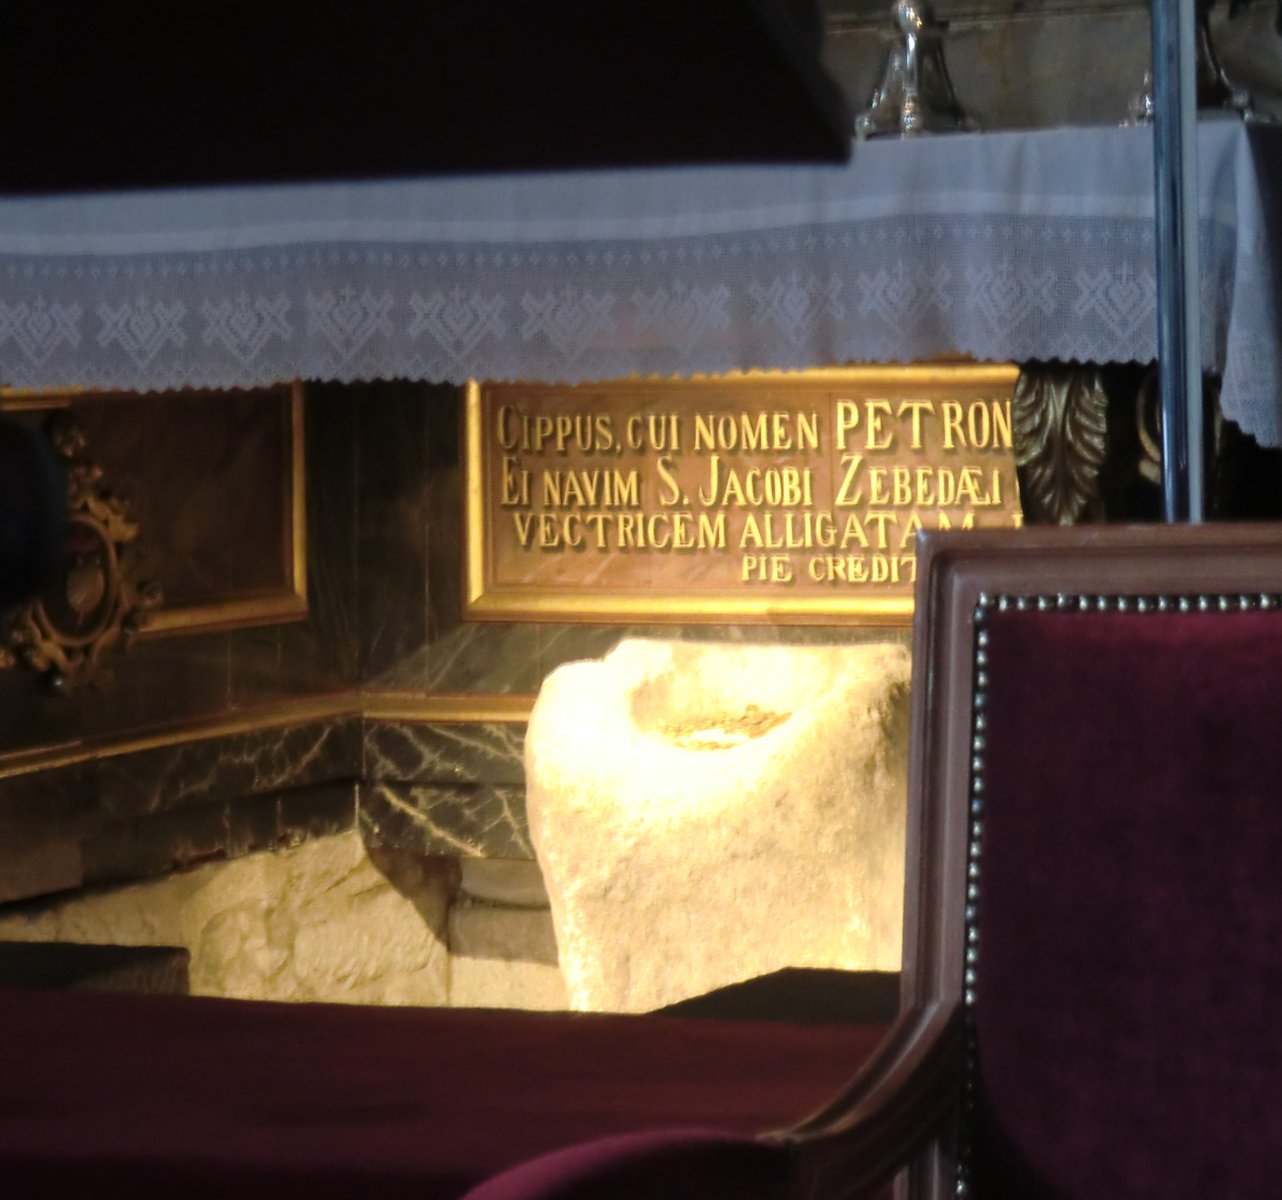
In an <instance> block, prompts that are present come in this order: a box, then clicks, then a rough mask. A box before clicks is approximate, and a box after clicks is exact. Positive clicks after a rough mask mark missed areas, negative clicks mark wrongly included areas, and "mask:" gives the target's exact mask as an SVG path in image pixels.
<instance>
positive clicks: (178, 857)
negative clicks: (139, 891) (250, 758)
mask: <svg viewBox="0 0 1282 1200" xmlns="http://www.w3.org/2000/svg"><path fill="white" fill-rule="evenodd" d="M355 825H356V785H355V783H354V782H352V781H350V780H349V781H344V782H333V783H323V784H318V785H316V786H314V787H305V788H296V789H291V790H289V791H285V792H277V793H271V794H269V795H265V796H252V797H242V798H240V799H236V800H231V801H223V802H219V803H215V804H206V805H201V806H199V807H196V808H187V809H181V810H178V811H174V812H162V813H155V814H152V815H150V816H146V817H142V818H139V819H137V820H131V821H121V822H117V823H116V824H113V825H109V826H107V827H106V828H104V829H101V830H99V831H98V832H96V833H95V834H93V835H92V836H91V837H88V838H86V839H85V842H84V846H83V859H84V881H85V884H86V885H88V886H102V885H106V884H117V883H126V882H129V881H130V880H136V879H145V878H148V877H149V876H155V875H164V874H168V873H169V872H171V871H174V870H181V869H182V868H184V867H191V866H194V865H196V864H197V863H201V862H209V861H213V860H216V859H228V858H239V857H240V856H242V855H245V854H252V853H254V852H255V851H258V850H270V849H272V848H274V847H277V846H284V845H288V846H296V845H299V844H301V843H302V842H305V841H307V840H309V839H311V838H317V837H328V836H329V835H331V834H335V833H344V832H346V831H347V830H350V829H353V828H355Z"/></svg>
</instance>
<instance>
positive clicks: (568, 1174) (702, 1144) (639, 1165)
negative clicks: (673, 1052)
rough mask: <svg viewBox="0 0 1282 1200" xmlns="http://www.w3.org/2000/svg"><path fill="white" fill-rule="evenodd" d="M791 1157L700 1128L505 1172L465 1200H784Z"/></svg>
mask: <svg viewBox="0 0 1282 1200" xmlns="http://www.w3.org/2000/svg"><path fill="white" fill-rule="evenodd" d="M787 1185H788V1152H787V1150H786V1149H784V1147H783V1146H781V1145H766V1144H764V1143H762V1142H755V1141H753V1140H752V1139H751V1138H744V1137H731V1136H729V1135H727V1134H724V1133H716V1132H710V1131H708V1130H702V1129H671V1130H662V1131H660V1132H657V1133H640V1134H636V1133H634V1134H628V1135H626V1136H623V1137H612V1138H598V1139H596V1140H594V1141H591V1142H584V1143H581V1144H579V1145H577V1146H572V1147H570V1148H569V1149H567V1150H558V1151H555V1152H554V1153H552V1154H546V1155H543V1156H542V1157H540V1158H536V1159H534V1160H533V1161H531V1162H528V1163H523V1164H522V1165H521V1166H519V1167H514V1168H513V1169H512V1170H510V1171H504V1172H503V1173H502V1174H500V1175H497V1176H495V1177H494V1178H493V1179H491V1180H489V1181H488V1182H486V1183H483V1184H482V1185H481V1186H480V1187H479V1188H477V1189H476V1190H475V1191H472V1192H468V1194H467V1197H466V1200H782V1198H783V1196H784V1195H785V1193H786V1191H787Z"/></svg>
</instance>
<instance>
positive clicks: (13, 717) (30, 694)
mask: <svg viewBox="0 0 1282 1200" xmlns="http://www.w3.org/2000/svg"><path fill="white" fill-rule="evenodd" d="M83 707H84V697H83V695H82V694H79V693H77V694H76V695H72V696H55V695H53V694H51V693H50V692H49V691H48V690H47V689H46V688H45V687H44V685H43V683H42V682H41V679H40V676H39V675H37V674H36V673H35V672H33V671H28V670H26V669H24V668H22V667H16V666H15V667H9V668H6V669H3V670H0V750H18V749H25V748H27V747H30V746H39V745H46V744H49V743H51V742H69V741H72V740H73V739H75V738H77V737H79V736H80V731H81V729H82V728H83V727H84V718H83V713H82V710H83Z"/></svg>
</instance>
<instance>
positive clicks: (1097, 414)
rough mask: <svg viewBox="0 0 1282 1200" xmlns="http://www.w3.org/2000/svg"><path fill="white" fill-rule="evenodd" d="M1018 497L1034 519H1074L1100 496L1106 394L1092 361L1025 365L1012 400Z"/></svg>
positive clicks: (1067, 522)
mask: <svg viewBox="0 0 1282 1200" xmlns="http://www.w3.org/2000/svg"><path fill="white" fill-rule="evenodd" d="M1011 427H1012V435H1013V440H1014V443H1015V465H1016V467H1018V468H1019V471H1020V502H1021V504H1022V505H1023V509H1024V515H1025V518H1026V519H1027V520H1028V521H1029V523H1030V524H1032V523H1041V524H1048V523H1049V524H1056V525H1072V524H1074V523H1076V522H1077V521H1079V520H1080V519H1081V518H1082V517H1083V516H1084V515H1086V514H1087V509H1088V507H1089V506H1090V505H1091V504H1093V503H1095V502H1097V501H1098V500H1099V496H1100V470H1101V468H1102V467H1103V465H1104V459H1105V457H1106V455H1107V453H1108V394H1107V392H1106V391H1105V389H1104V381H1103V376H1102V375H1101V373H1100V371H1099V369H1098V368H1096V367H1080V366H1054V367H1029V368H1026V369H1025V370H1024V371H1023V372H1021V374H1020V377H1019V382H1018V383H1017V384H1016V385H1015V395H1014V398H1013V399H1012V401H1011Z"/></svg>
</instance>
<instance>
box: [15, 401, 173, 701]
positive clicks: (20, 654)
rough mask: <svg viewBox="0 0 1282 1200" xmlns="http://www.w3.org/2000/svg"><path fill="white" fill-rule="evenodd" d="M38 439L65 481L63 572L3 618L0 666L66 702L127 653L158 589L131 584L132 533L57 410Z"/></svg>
mask: <svg viewBox="0 0 1282 1200" xmlns="http://www.w3.org/2000/svg"><path fill="white" fill-rule="evenodd" d="M45 433H46V435H47V437H48V438H49V441H50V443H51V445H52V446H53V448H54V451H55V452H56V454H57V456H58V458H59V459H60V460H61V462H62V465H63V467H64V469H65V471H66V477H67V508H68V522H67V544H66V553H65V559H64V562H65V567H64V569H63V570H61V571H60V572H59V573H58V575H57V577H56V578H55V579H54V581H53V582H52V583H51V584H49V585H48V586H47V587H45V588H44V589H43V590H42V591H41V592H40V593H39V594H38V595H36V596H35V597H33V598H32V599H30V600H28V601H27V602H26V603H25V604H23V605H21V606H19V607H18V608H16V609H12V610H10V611H9V613H8V614H7V615H6V617H5V619H4V622H3V634H4V644H3V646H0V666H13V665H22V666H25V667H27V668H29V669H30V670H33V671H39V672H40V673H41V674H42V675H43V677H44V682H45V685H46V686H47V687H48V688H49V689H50V690H51V691H53V692H55V693H59V694H68V693H71V692H73V691H75V690H76V689H77V688H79V687H82V686H83V685H84V684H86V683H92V682H101V681H103V680H104V679H105V678H106V677H107V676H108V671H107V669H106V666H105V664H104V659H105V658H106V656H107V655H108V654H109V652H111V651H112V650H115V649H117V648H119V649H124V648H126V647H127V646H128V644H129V642H130V640H131V639H132V638H133V636H134V635H135V634H136V633H137V632H138V631H139V630H140V629H141V628H142V626H143V625H144V623H145V622H146V620H147V618H148V616H149V614H151V613H152V612H154V611H155V610H156V609H157V608H158V607H159V606H160V604H161V599H162V597H161V590H160V586H159V584H157V583H156V582H155V581H153V580H144V579H141V578H139V577H138V573H137V562H136V558H135V555H134V543H135V541H136V539H137V537H138V526H137V524H136V523H135V522H134V521H133V520H132V519H131V517H130V514H129V505H128V502H127V501H126V500H125V499H124V498H123V497H121V496H118V495H116V494H115V493H113V492H112V491H111V489H110V488H108V487H107V486H106V484H105V483H104V482H103V472H102V468H101V467H99V466H98V465H97V464H96V463H95V462H93V461H92V460H91V459H90V458H89V457H88V456H87V454H86V439H85V434H84V430H83V429H82V428H81V426H80V424H79V422H78V421H77V420H76V419H75V417H74V416H73V415H72V413H71V412H70V411H68V410H66V409H59V410H58V411H56V412H54V413H53V414H52V415H51V416H50V417H49V419H48V421H47V422H46V424H45Z"/></svg>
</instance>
